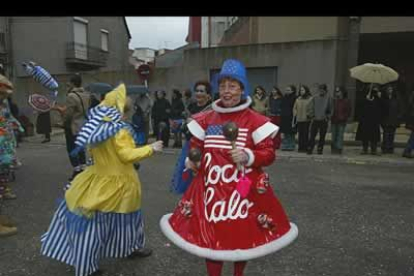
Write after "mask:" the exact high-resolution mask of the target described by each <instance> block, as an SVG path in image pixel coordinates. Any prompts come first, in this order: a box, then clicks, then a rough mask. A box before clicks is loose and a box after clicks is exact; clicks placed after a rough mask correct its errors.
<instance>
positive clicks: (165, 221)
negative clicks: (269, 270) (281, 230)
mask: <svg viewBox="0 0 414 276" xmlns="http://www.w3.org/2000/svg"><path fill="white" fill-rule="evenodd" d="M171 215H172V214H167V215H164V216H163V217H162V218H161V221H160V226H161V230H162V232H163V233H164V235H165V236H166V237H167V238H168V239H169V240H171V242H173V243H174V244H175V245H177V246H178V247H180V248H181V249H183V250H185V251H187V252H189V253H191V254H193V255H196V256H198V257H201V258H205V259H211V260H215V261H228V262H238V261H247V260H251V259H256V258H259V257H263V256H265V255H268V254H270V253H273V252H276V251H278V250H280V249H282V248H283V247H286V246H287V245H289V244H290V243H291V242H292V241H294V240H295V239H296V237H297V236H298V228H297V227H296V225H295V224H293V223H290V230H289V231H288V232H287V233H286V234H284V235H283V236H282V237H280V238H278V239H277V240H274V241H272V242H270V243H267V244H264V245H260V246H257V247H254V248H250V249H235V250H214V249H209V248H203V247H200V246H197V245H195V244H192V243H189V242H187V241H186V240H184V239H183V238H182V237H181V236H179V235H178V234H177V233H176V232H175V231H174V229H172V228H171V225H170V222H169V219H170V217H171Z"/></svg>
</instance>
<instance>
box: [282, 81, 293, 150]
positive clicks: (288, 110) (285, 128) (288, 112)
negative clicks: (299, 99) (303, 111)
mask: <svg viewBox="0 0 414 276" xmlns="http://www.w3.org/2000/svg"><path fill="white" fill-rule="evenodd" d="M295 101H296V87H295V86H294V85H289V86H288V87H286V90H285V95H284V96H283V97H282V103H281V113H280V117H281V123H280V133H282V134H283V138H282V146H281V149H282V150H290V151H292V150H295V133H296V131H295V129H294V128H293V127H292V121H293V105H294V104H295Z"/></svg>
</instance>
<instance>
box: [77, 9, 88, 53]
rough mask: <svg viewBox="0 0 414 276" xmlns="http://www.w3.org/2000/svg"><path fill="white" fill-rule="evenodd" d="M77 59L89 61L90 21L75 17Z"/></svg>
mask: <svg viewBox="0 0 414 276" xmlns="http://www.w3.org/2000/svg"><path fill="white" fill-rule="evenodd" d="M73 42H74V44H75V45H74V46H75V47H74V49H75V58H79V59H88V49H87V45H88V20H86V19H83V18H81V17H75V18H74V21H73Z"/></svg>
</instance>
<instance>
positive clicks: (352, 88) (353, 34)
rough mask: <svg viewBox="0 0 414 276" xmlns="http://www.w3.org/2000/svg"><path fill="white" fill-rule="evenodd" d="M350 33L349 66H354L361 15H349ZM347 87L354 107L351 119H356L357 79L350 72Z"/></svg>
mask: <svg viewBox="0 0 414 276" xmlns="http://www.w3.org/2000/svg"><path fill="white" fill-rule="evenodd" d="M348 22H349V34H348V38H349V39H348V43H349V44H348V45H349V46H348V49H349V51H348V60H347V67H348V69H349V68H352V67H354V66H356V65H358V52H359V34H360V26H361V17H360V16H350V17H349V21H348ZM348 72H349V71H348ZM346 88H347V90H348V98H349V100H350V101H351V104H352V105H353V107H354V108H352V114H351V119H352V121H354V120H355V104H356V101H355V100H356V93H357V91H356V80H355V79H353V78H351V76H350V75H349V74H348V77H347V78H346Z"/></svg>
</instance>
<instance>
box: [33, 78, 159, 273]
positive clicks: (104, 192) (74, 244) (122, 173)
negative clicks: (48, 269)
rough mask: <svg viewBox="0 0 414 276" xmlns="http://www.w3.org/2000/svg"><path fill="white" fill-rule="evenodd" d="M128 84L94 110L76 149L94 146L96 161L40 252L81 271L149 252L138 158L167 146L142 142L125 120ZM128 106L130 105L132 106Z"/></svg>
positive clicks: (79, 179)
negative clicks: (136, 166)
mask: <svg viewBox="0 0 414 276" xmlns="http://www.w3.org/2000/svg"><path fill="white" fill-rule="evenodd" d="M125 103H126V88H125V85H124V84H121V85H119V86H118V87H117V88H115V89H114V90H113V91H111V92H110V93H108V94H107V95H106V96H105V99H104V100H103V101H102V103H100V104H99V105H98V106H96V107H95V108H92V109H91V110H90V113H89V118H88V121H87V122H86V123H85V124H84V126H83V127H82V129H81V131H80V132H79V135H78V136H77V140H76V145H77V147H76V148H75V150H74V151H73V152H72V153H73V154H76V151H79V150H82V148H83V147H85V146H89V150H90V154H91V156H92V158H93V164H92V165H91V166H88V167H87V168H86V169H85V170H84V171H83V172H82V173H80V174H78V175H77V176H76V177H75V178H74V179H73V181H72V182H71V185H70V187H69V189H68V190H67V191H66V193H65V199H64V200H63V202H61V204H60V205H59V207H58V209H57V211H56V213H55V215H54V217H53V219H52V222H51V224H50V226H49V229H48V231H47V232H46V233H45V234H44V235H43V236H42V238H41V243H42V246H41V254H42V255H45V256H47V257H50V258H53V259H56V260H58V261H61V262H64V263H67V264H69V265H72V266H74V267H75V270H76V275H77V276H86V275H90V274H94V275H99V274H100V273H101V272H100V271H99V270H98V262H99V259H100V258H124V257H131V256H139V257H144V256H149V255H150V254H151V250H150V249H147V248H144V243H145V237H144V228H143V219H142V211H141V183H140V180H139V177H138V174H137V172H136V170H135V169H134V166H133V163H134V162H137V161H139V160H142V159H144V158H148V157H150V156H151V155H152V154H153V153H154V151H161V150H162V142H160V141H158V142H155V143H153V144H151V145H146V146H143V147H140V148H137V147H136V143H135V141H134V138H133V137H134V130H133V129H132V127H131V125H130V124H127V123H125V122H124V121H123V120H124V119H125V113H127V111H128V110H127V109H128V108H125ZM127 107H128V106H127Z"/></svg>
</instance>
